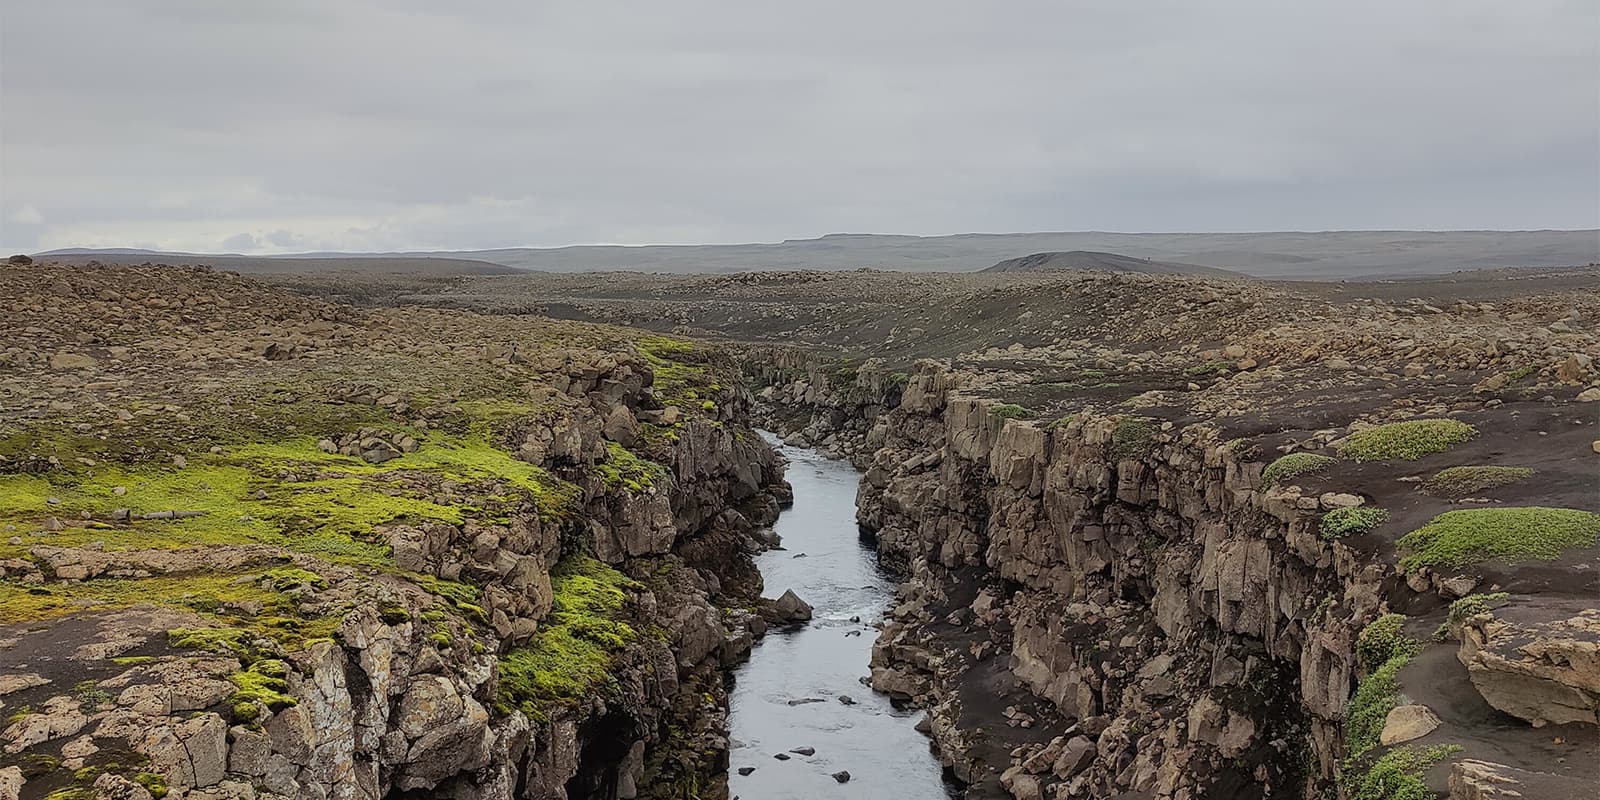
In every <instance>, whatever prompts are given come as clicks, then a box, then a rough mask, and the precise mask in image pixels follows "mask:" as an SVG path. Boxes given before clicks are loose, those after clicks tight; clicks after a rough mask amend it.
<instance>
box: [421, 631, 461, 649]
mask: <svg viewBox="0 0 1600 800" xmlns="http://www.w3.org/2000/svg"><path fill="white" fill-rule="evenodd" d="M428 638H429V639H430V640H432V641H433V643H434V644H436V645H439V646H440V647H449V646H450V645H452V644H454V643H455V641H456V639H455V637H454V636H451V635H450V632H449V631H434V632H433V633H431V634H429V635H428Z"/></svg>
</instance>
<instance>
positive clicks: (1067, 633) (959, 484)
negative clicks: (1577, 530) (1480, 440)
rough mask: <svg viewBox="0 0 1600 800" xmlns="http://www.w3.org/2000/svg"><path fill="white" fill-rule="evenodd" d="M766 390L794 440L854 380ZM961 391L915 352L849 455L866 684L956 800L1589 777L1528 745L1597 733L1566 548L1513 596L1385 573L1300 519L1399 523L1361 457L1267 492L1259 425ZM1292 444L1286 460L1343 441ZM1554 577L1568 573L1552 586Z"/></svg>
mask: <svg viewBox="0 0 1600 800" xmlns="http://www.w3.org/2000/svg"><path fill="white" fill-rule="evenodd" d="M814 372H815V370H813V373H814ZM784 377H787V378H789V379H790V381H791V382H790V383H789V384H788V385H787V386H779V387H775V388H772V389H771V390H770V391H765V392H762V393H761V394H762V395H763V396H768V395H770V396H773V397H777V398H785V397H787V398H793V399H795V400H800V401H804V400H811V401H813V402H814V403H815V404H816V408H815V411H814V413H812V414H809V415H808V414H798V415H796V414H793V413H791V414H790V415H789V416H788V417H786V418H784V419H779V420H775V424H778V425H779V426H780V427H779V430H780V431H784V432H793V431H795V430H796V429H798V430H799V432H800V435H802V436H803V437H805V438H807V439H810V440H813V441H816V440H818V439H820V438H825V437H826V435H827V431H828V425H829V424H830V422H829V421H830V420H831V419H833V418H835V416H837V415H839V414H840V413H844V414H846V415H848V411H847V410H846V411H843V412H841V406H845V407H846V408H848V407H851V406H853V404H854V401H853V400H851V399H850V398H852V397H854V396H855V392H857V391H859V390H848V389H840V388H838V387H834V388H833V389H832V390H828V391H816V390H815V389H814V387H817V386H818V385H819V382H818V381H817V378H816V376H815V374H809V375H797V374H788V375H785V376H784ZM974 377H975V376H973V375H971V374H969V373H963V372H958V371H950V370H948V369H947V368H946V367H944V366H942V365H940V364H938V363H936V362H922V363H921V364H919V365H918V367H917V368H916V370H915V372H913V373H912V374H911V375H909V376H908V378H907V380H906V381H905V384H904V388H903V391H901V392H900V393H899V397H898V398H897V400H898V403H897V404H896V405H894V406H893V408H892V409H889V408H878V409H874V411H875V414H874V416H873V420H874V421H873V423H872V425H871V426H870V428H869V430H868V431H867V432H866V433H865V434H864V435H862V437H861V438H860V444H859V445H857V446H856V447H855V449H854V451H853V452H854V453H855V454H857V455H859V454H860V453H862V452H865V451H871V452H873V455H872V457H871V459H870V462H869V463H868V465H867V470H866V472H865V474H864V476H863V478H862V482H861V486H860V490H859V495H858V500H857V502H858V520H859V522H860V524H861V526H862V529H863V531H865V532H868V533H870V534H872V535H874V536H875V537H876V539H877V547H878V551H879V553H880V555H881V557H882V559H883V560H884V562H885V564H887V565H889V566H891V567H893V568H895V569H897V570H899V571H900V572H901V573H902V574H903V575H904V576H905V582H904V583H903V584H902V585H901V587H900V590H899V595H898V599H897V602H898V605H897V606H896V608H895V609H894V610H893V613H892V616H891V619H892V623H891V624H890V625H888V626H887V627H886V628H885V629H884V630H883V632H882V634H881V636H880V637H879V639H878V642H877V644H876V647H875V649H874V652H873V660H872V685H873V686H874V688H876V689H878V690H880V691H884V692H888V693H890V694H892V695H894V696H897V697H899V698H902V699H904V700H906V701H908V702H910V703H912V704H914V705H917V706H921V707H925V708H927V709H928V713H929V729H930V733H931V737H932V739H933V745H934V748H935V750H936V752H937V753H938V754H939V755H940V757H941V759H942V760H943V761H944V762H945V763H946V764H947V765H948V766H949V767H950V768H951V769H952V770H953V772H954V774H955V775H956V776H957V777H958V778H960V779H961V780H962V781H963V782H965V783H967V784H969V788H968V790H967V791H968V795H967V796H969V797H991V796H992V797H1002V796H1009V797H1016V798H1101V797H1124V796H1126V797H1152V798H1221V797H1228V798H1235V797H1307V798H1310V797H1317V798H1334V797H1350V798H1355V797H1359V798H1363V800H1367V799H1376V798H1390V797H1396V798H1398V797H1408V798H1409V797H1427V796H1434V793H1435V792H1444V791H1449V792H1450V793H1451V796H1452V797H1461V798H1468V797H1471V798H1478V797H1502V796H1504V797H1511V796H1515V795H1511V794H1504V795H1503V794H1497V792H1522V793H1523V794H1524V795H1525V796H1534V795H1537V794H1539V793H1540V792H1546V793H1551V792H1580V791H1584V790H1585V789H1586V787H1592V785H1593V784H1592V781H1593V780H1594V779H1595V778H1596V777H1600V776H1596V775H1594V774H1593V770H1592V769H1590V768H1588V767H1586V766H1582V765H1579V766H1577V767H1576V768H1574V767H1572V766H1562V765H1563V764H1566V763H1567V762H1566V761H1565V760H1564V758H1563V759H1562V760H1561V761H1559V762H1557V761H1556V760H1555V759H1556V758H1557V756H1556V755H1554V751H1551V750H1550V748H1549V746H1548V745H1549V742H1551V741H1554V742H1556V744H1557V745H1558V747H1557V748H1556V749H1557V750H1558V751H1562V752H1566V751H1564V750H1563V749H1562V748H1563V747H1565V746H1567V743H1576V746H1577V747H1578V748H1579V749H1582V748H1584V747H1588V746H1592V744H1593V742H1594V741H1595V727H1594V723H1595V719H1596V717H1595V710H1596V709H1597V708H1600V704H1597V699H1600V693H1596V691H1595V690H1596V689H1600V684H1596V683H1595V681H1594V674H1593V670H1592V663H1591V662H1592V656H1591V655H1590V654H1592V653H1593V652H1594V649H1593V648H1594V647H1595V646H1596V645H1595V643H1596V641H1597V640H1600V639H1597V637H1596V630H1597V629H1596V628H1595V627H1594V619H1593V611H1592V609H1591V610H1590V611H1587V612H1581V611H1580V607H1582V606H1584V601H1583V600H1581V599H1579V598H1581V597H1582V596H1584V595H1585V593H1586V592H1587V591H1589V589H1588V588H1586V587H1592V582H1587V583H1586V582H1585V581H1584V580H1583V579H1582V576H1583V575H1584V574H1586V573H1585V572H1584V570H1586V569H1587V568H1586V567H1584V566H1583V564H1584V563H1587V562H1586V561H1584V560H1583V559H1586V558H1588V557H1589V555H1590V554H1591V553H1592V550H1580V551H1579V553H1580V555H1577V556H1561V558H1563V559H1567V560H1568V561H1569V562H1570V561H1571V559H1573V558H1577V559H1579V560H1578V561H1577V562H1576V565H1575V566H1562V567H1559V568H1556V567H1554V566H1553V565H1552V567H1549V568H1545V567H1539V568H1526V569H1533V570H1534V571H1536V572H1537V574H1538V575H1539V576H1540V577H1539V578H1538V579H1537V580H1530V578H1529V577H1528V573H1527V572H1523V571H1521V569H1523V568H1516V567H1508V566H1498V567H1489V566H1483V567H1474V566H1456V568H1455V569H1454V570H1452V569H1450V568H1449V566H1448V565H1447V566H1445V567H1440V568H1428V567H1423V568H1420V569H1419V568H1414V567H1413V568H1411V569H1409V570H1408V569H1406V568H1403V567H1401V566H1397V564H1396V561H1397V558H1396V554H1395V553H1394V552H1393V550H1394V547H1393V545H1392V544H1391V545H1385V544H1383V543H1382V542H1381V541H1380V540H1374V539H1373V538H1371V537H1367V538H1361V537H1348V538H1346V537H1342V536H1339V535H1334V534H1332V533H1330V531H1331V530H1332V528H1331V527H1330V526H1331V523H1329V522H1327V521H1326V520H1328V519H1330V518H1341V515H1342V514H1344V513H1345V512H1341V511H1339V509H1351V508H1361V507H1366V506H1372V507H1378V506H1379V504H1380V503H1381V504H1382V505H1384V506H1391V507H1397V508H1404V506H1403V505H1402V502H1401V499H1400V497H1398V496H1397V495H1396V491H1397V490H1396V489H1394V488H1390V487H1391V486H1398V487H1400V489H1399V490H1398V491H1404V492H1415V491H1416V490H1415V489H1413V488H1410V487H1412V486H1415V483H1414V482H1415V481H1418V480H1420V478H1406V477H1403V476H1404V475H1405V474H1407V473H1402V476H1401V478H1400V482H1399V483H1398V484H1396V483H1394V481H1395V476H1393V475H1392V474H1387V468H1385V467H1379V466H1362V465H1357V466H1355V467H1353V468H1348V469H1346V470H1345V471H1342V472H1330V473H1328V474H1321V475H1317V474H1307V475H1300V476H1293V475H1291V476H1290V478H1283V477H1280V476H1274V475H1268V476H1267V477H1266V478H1264V477H1263V472H1264V471H1265V469H1266V468H1267V467H1268V466H1269V464H1274V463H1275V462H1277V458H1276V456H1277V454H1276V453H1264V452H1263V451H1262V449H1261V448H1260V447H1259V446H1258V445H1259V444H1260V443H1262V442H1263V441H1267V439H1262V438H1261V437H1259V436H1251V435H1245V436H1243V437H1240V436H1238V434H1237V433H1234V434H1233V435H1232V436H1231V438H1230V435H1229V434H1228V433H1226V432H1225V431H1224V430H1223V429H1222V426H1221V425H1220V424H1216V423H1205V422H1179V423H1174V422H1162V421H1161V420H1160V419H1159V418H1154V417H1148V416H1136V415H1131V414H1120V413H1119V414H1107V413H1095V412H1093V411H1092V410H1090V411H1084V412H1080V413H1074V414H1069V415H1067V416H1064V417H1059V418H1056V419H1036V418H1032V417H1034V416H1036V415H1033V414H1029V413H1025V412H1026V409H1020V408H1019V407H1018V406H1015V405H1010V404H1005V403H1000V402H997V401H996V400H993V399H988V398H985V397H983V396H981V393H980V392H978V391H975V390H974V387H973V385H972V384H973V382H974ZM802 387H804V388H802ZM1483 405H1485V404H1483V403H1481V402H1479V401H1473V402H1470V403H1464V404H1462V405H1461V406H1460V408H1462V409H1466V408H1477V407H1480V406H1483ZM1487 406H1488V408H1489V409H1491V410H1494V411H1499V410H1502V409H1501V402H1500V401H1490V402H1489V403H1487ZM1460 413H1464V414H1466V416H1464V417H1463V418H1465V419H1474V418H1473V417H1472V416H1471V414H1470V413H1468V412H1465V411H1463V412H1460ZM1520 413H1523V412H1522V411H1516V412H1513V413H1512V414H1511V415H1510V416H1509V418H1510V419H1517V418H1518V417H1517V415H1518V414H1520ZM1502 419H1505V418H1504V417H1503V418H1502ZM786 421H787V424H788V425H789V426H790V427H788V428H785V427H782V426H783V425H784V424H785V423H786ZM1474 421H1476V420H1474ZM1532 424H1533V425H1534V426H1536V427H1537V428H1539V429H1541V430H1543V429H1548V428H1549V427H1551V426H1552V425H1554V424H1555V423H1554V421H1553V420H1540V421H1537V422H1535V423H1532ZM1578 424H1579V425H1580V429H1579V430H1578V431H1577V434H1576V436H1573V437H1571V438H1573V439H1582V438H1583V437H1585V436H1587V432H1585V431H1584V430H1583V429H1582V427H1581V426H1582V423H1581V421H1580V422H1579V423H1578ZM1479 425H1480V427H1486V426H1485V425H1484V423H1481V422H1480V423H1479ZM859 427H860V426H859V425H856V426H846V427H845V429H846V430H854V429H859ZM1298 436H1299V437H1300V438H1299V440H1298V441H1299V442H1300V445H1299V446H1298V447H1294V448H1290V449H1291V450H1305V451H1313V450H1318V449H1322V448H1323V446H1324V445H1327V444H1329V443H1330V442H1333V443H1341V442H1343V441H1345V440H1341V439H1339V438H1338V437H1339V431H1337V430H1322V431H1316V432H1310V431H1308V432H1304V433H1300V434H1298ZM838 438H839V439H841V440H846V441H851V439H848V438H846V436H844V435H840V436H839V437H838ZM1268 438H1269V439H1270V437H1268ZM1572 444H1573V442H1571V441H1567V442H1565V443H1564V444H1561V443H1556V442H1551V443H1549V446H1550V447H1551V448H1555V449H1560V448H1563V447H1568V446H1571V445H1572ZM1580 444H1581V443H1580ZM1495 446H1496V447H1503V446H1504V445H1495ZM841 450H842V451H843V452H844V453H846V454H848V453H850V452H851V451H850V450H845V449H844V448H841ZM1497 452H1504V451H1503V450H1497ZM1319 457H1320V456H1319ZM1458 458H1459V457H1458ZM1561 458H1562V459H1563V463H1571V461H1572V459H1571V458H1570V457H1568V456H1561ZM1326 461H1327V463H1329V464H1332V463H1334V461H1335V459H1333V458H1327V459H1326ZM1318 463H1319V465H1320V462H1318ZM1445 463H1451V462H1449V461H1439V462H1436V463H1434V464H1430V465H1429V466H1431V467H1432V468H1433V469H1437V465H1438V464H1445ZM1566 468H1570V467H1566ZM1280 469H1281V468H1280ZM1410 469H1411V470H1412V471H1413V472H1414V471H1415V470H1416V469H1418V468H1415V467H1413V468H1410ZM1447 474H1448V473H1447ZM1573 474H1575V475H1581V474H1582V470H1581V468H1580V469H1578V470H1577V472H1575V473H1573ZM1557 480H1558V482H1559V481H1560V480H1561V479H1557ZM1383 481H1388V482H1389V485H1388V486H1385V485H1384V484H1383V483H1382V482H1383ZM1407 481H1411V482H1413V483H1410V484H1409V485H1408V483H1407ZM1428 502H1432V501H1428ZM1479 502H1485V503H1486V502H1491V501H1488V500H1484V501H1479ZM1397 513H1404V512H1397ZM1577 513H1579V514H1580V515H1581V514H1587V513H1588V512H1577ZM1387 516H1388V512H1384V515H1383V518H1384V519H1387ZM1585 518H1586V519H1591V520H1592V519H1594V517H1593V516H1592V515H1591V516H1589V517H1585ZM1411 519H1418V517H1417V516H1416V512H1411ZM1421 519H1426V515H1424V516H1422V517H1421ZM1588 524H1591V525H1592V524H1593V523H1592V522H1591V523H1588ZM1580 538H1581V537H1580ZM1579 547H1580V548H1581V547H1583V545H1581V544H1580V545H1579ZM1588 547H1589V548H1592V547H1593V543H1592V541H1591V542H1590V543H1589V545H1588ZM1550 557H1551V558H1555V557H1556V556H1555V555H1554V554H1552V555H1551V556H1550ZM1401 563H1404V561H1403V560H1401ZM1563 569H1565V570H1572V572H1568V573H1566V574H1568V575H1575V576H1576V579H1575V582H1574V579H1566V580H1563V579H1560V578H1554V577H1552V576H1557V575H1560V574H1562V573H1561V572H1560V571H1559V570H1563ZM1503 588H1510V589H1513V592H1512V593H1511V594H1510V595H1507V594H1506V593H1504V592H1502V591H1501V590H1502V589H1503ZM1517 592H1524V593H1527V594H1526V595H1520V594H1518V593H1517ZM1484 593H1489V594H1484ZM1574 593H1575V594H1576V596H1574ZM1462 598H1465V599H1462ZM1452 601H1454V603H1453V604H1452ZM1446 606H1448V607H1449V609H1448V611H1449V613H1448V615H1447V614H1446ZM1497 609H1498V610H1497ZM1394 612H1404V613H1405V614H1409V615H1412V616H1411V617H1409V618H1408V617H1405V616H1401V614H1399V613H1394ZM1584 615H1587V616H1584ZM1447 616H1448V619H1446V617H1447ZM1434 622H1438V623H1439V628H1440V630H1439V632H1438V633H1436V634H1432V635H1430V634H1429V633H1427V631H1430V630H1431V629H1432V627H1433V623H1434ZM1458 641H1459V644H1457V642H1458ZM1491 641H1493V642H1495V644H1489V642H1491ZM1486 647H1487V650H1486V649H1485V648H1486ZM1436 710H1437V713H1435V712H1436ZM1499 713H1504V714H1507V715H1509V716H1507V717H1499V716H1497V714H1499ZM1441 716H1442V717H1443V719H1442V720H1441ZM1513 718H1520V719H1513ZM1530 723H1531V726H1530ZM1550 725H1557V726H1559V727H1557V728H1554V729H1552V728H1550V727H1548V726H1550ZM1541 729H1542V731H1544V732H1543V733H1541V732H1540V730H1541ZM1490 742H1493V743H1492V744H1490ZM1540 742H1543V744H1540ZM1411 743H1415V746H1413V744H1411ZM1463 755H1464V756H1468V757H1465V758H1462V757H1459V756H1463ZM1497 762H1498V763H1497ZM1435 765H1437V768H1435ZM1544 796H1555V795H1553V794H1546V795H1544Z"/></svg>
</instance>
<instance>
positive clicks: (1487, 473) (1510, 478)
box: [1422, 465, 1533, 499]
mask: <svg viewBox="0 0 1600 800" xmlns="http://www.w3.org/2000/svg"><path fill="white" fill-rule="evenodd" d="M1531 477H1533V468H1532V467H1501V466H1488V465H1484V466H1464V467H1447V468H1445V469H1441V470H1439V471H1438V472H1436V473H1434V475H1433V477H1431V478H1429V479H1428V480H1427V481H1426V482H1424V483H1423V484H1422V490H1423V491H1424V492H1427V493H1428V494H1431V495H1434V496H1436V497H1448V498H1452V499H1453V498H1458V497H1466V496H1468V495H1470V494H1472V493H1473V492H1482V491H1486V490H1488V489H1494V488H1497V487H1500V486H1508V485H1510V484H1513V483H1517V482H1519V481H1524V480H1527V479H1528V478H1531Z"/></svg>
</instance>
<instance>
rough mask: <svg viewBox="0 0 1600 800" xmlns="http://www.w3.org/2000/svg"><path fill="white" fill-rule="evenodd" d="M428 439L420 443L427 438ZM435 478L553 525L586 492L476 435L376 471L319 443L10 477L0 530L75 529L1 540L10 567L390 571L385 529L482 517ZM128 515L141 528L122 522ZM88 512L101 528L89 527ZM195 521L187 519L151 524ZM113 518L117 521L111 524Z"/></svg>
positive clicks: (0, 551)
mask: <svg viewBox="0 0 1600 800" xmlns="http://www.w3.org/2000/svg"><path fill="white" fill-rule="evenodd" d="M419 435H420V433H419ZM417 473H429V474H432V475H436V476H439V477H442V478H445V479H449V480H451V481H455V482H457V483H461V484H469V485H470V486H471V487H473V488H475V489H476V492H477V493H476V494H474V495H471V498H472V499H473V500H474V501H476V500H477V499H479V498H480V496H481V498H482V499H484V500H486V501H489V500H493V501H498V502H500V503H501V504H502V505H503V504H505V503H509V502H513V501H515V500H516V499H517V497H516V496H512V495H506V494H504V490H505V488H506V487H507V485H509V487H510V488H511V489H512V492H513V493H519V490H520V496H521V497H522V498H524V499H526V500H527V501H529V502H531V503H532V504H533V505H534V507H535V508H536V509H537V511H538V513H539V515H540V516H541V517H542V518H544V519H546V520H556V519H561V518H564V517H566V516H568V515H570V514H571V513H573V512H574V510H575V509H576V506H577V496H578V492H579V490H578V487H576V486H575V485H573V484H570V483H567V482H564V481H560V480H557V479H556V478H554V477H553V476H551V475H550V474H549V473H547V472H546V471H545V470H543V469H541V468H539V467H536V466H534V465H532V464H529V463H527V462H525V461H521V460H518V459H516V458H513V457H512V456H511V454H509V453H507V452H505V451H504V450H501V449H499V448H497V447H495V446H494V445H493V444H491V443H490V441H489V440H488V439H487V438H483V437H481V436H477V435H467V436H453V435H450V434H445V433H442V432H438V431H434V432H429V433H427V434H426V435H423V438H422V440H421V445H420V447H419V448H418V450H417V451H416V452H414V453H409V454H406V455H405V456H404V457H402V458H397V459H394V460H391V461H388V462H385V463H384V464H382V465H377V466H374V465H372V464H368V463H366V462H364V461H362V460H360V459H356V458H351V457H349V456H343V455H337V454H330V453H325V452H323V451H322V450H320V449H319V448H318V447H317V441H316V439H314V438H311V437H298V438H291V439H286V440H283V441H279V442H273V443H261V444H246V445H240V446H237V447H234V448H233V449H232V450H230V451H227V452H225V453H221V454H209V453H208V454H201V455H197V456H195V457H194V458H193V459H192V461H191V463H189V464H187V465H185V466H183V467H175V466H170V465H152V464H142V465H138V466H123V465H97V466H96V467H95V468H94V469H93V470H84V471H74V472H69V471H56V472H51V473H49V474H48V475H25V474H14V475H0V522H5V523H11V524H15V525H17V526H18V527H19V528H26V527H38V526H40V525H42V521H43V520H45V519H46V518H48V517H52V516H53V517H56V518H57V519H59V520H60V521H61V522H62V523H63V524H64V525H65V529H63V530H59V531H48V532H45V533H42V534H38V535H28V536H23V537H21V538H20V543H19V544H15V545H12V544H7V543H5V542H0V558H4V557H10V558H22V557H26V556H27V552H28V550H29V549H30V548H32V547H33V546H35V545H39V544H50V545H54V546H59V547H82V546H84V545H87V544H90V543H98V544H99V546H101V547H103V549H106V550H125V549H144V548H160V549H176V548H185V547H204V546H212V545H228V544H268V545H276V546H280V547H284V548H286V549H290V550H295V551H298V552H304V553H311V554H315V555H318V556H320V557H323V558H327V559H329V560H333V561H339V562H344V563H358V564H363V565H385V564H387V563H388V547H387V544H386V543H383V542H379V541H374V540H373V539H372V531H373V529H374V528H375V527H377V526H380V525H383V524H386V523H389V522H393V521H396V520H400V519H410V520H419V521H420V520H432V521H440V522H448V523H451V524H460V523H462V522H463V521H465V520H466V518H467V517H468V516H469V515H472V514H476V513H479V512H478V506H476V505H474V504H473V503H469V502H462V503H459V504H444V503H439V502H435V501H434V499H431V498H430V495H428V494H427V493H426V491H425V489H423V488H418V487H417V486H414V485H413V483H414V481H413V479H414V477H415V475H416V474H417ZM118 509H127V510H128V511H129V512H130V516H131V518H129V519H126V520H119V519H116V518H115V517H116V516H117V514H116V512H117V510H118ZM83 511H87V512H89V513H90V514H91V516H92V517H93V519H91V520H83V519H81V518H79V517H78V516H77V513H78V512H83ZM174 511H176V512H186V514H185V515H184V516H183V518H177V519H144V518H143V515H147V514H159V513H162V512H174ZM107 520H110V521H111V522H107Z"/></svg>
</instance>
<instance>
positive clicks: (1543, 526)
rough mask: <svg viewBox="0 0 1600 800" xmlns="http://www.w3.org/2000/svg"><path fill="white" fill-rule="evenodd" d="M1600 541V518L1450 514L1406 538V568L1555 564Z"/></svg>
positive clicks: (1528, 509)
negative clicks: (1496, 562)
mask: <svg viewBox="0 0 1600 800" xmlns="http://www.w3.org/2000/svg"><path fill="white" fill-rule="evenodd" d="M1597 541H1600V514H1595V513H1593V512H1589V511H1582V510H1579V509H1574V508H1547V507H1543V506H1524V507H1519V508H1473V509H1463V510H1460V511H1447V512H1445V513H1443V514H1440V515H1439V516H1437V517H1434V518H1433V519H1432V520H1431V521H1429V522H1428V524H1427V525H1424V526H1423V527H1421V528H1419V529H1417V530H1415V531H1412V532H1411V533H1408V534H1406V535H1405V536H1403V537H1401V539H1400V541H1399V548H1400V550H1401V552H1403V553H1405V555H1404V556H1403V557H1402V558H1401V559H1400V568H1401V569H1402V570H1405V571H1407V572H1409V571H1411V570H1414V569H1416V568H1418V567H1423V566H1432V565H1437V566H1443V567H1450V568H1461V567H1466V566H1470V565H1473V564H1479V563H1482V562H1485V561H1490V560H1499V561H1505V562H1508V563H1518V562H1522V561H1552V560H1554V559H1556V558H1559V557H1560V556H1561V553H1562V552H1563V551H1565V550H1567V549H1569V548H1580V547H1594V546H1595V545H1596V543H1597Z"/></svg>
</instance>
